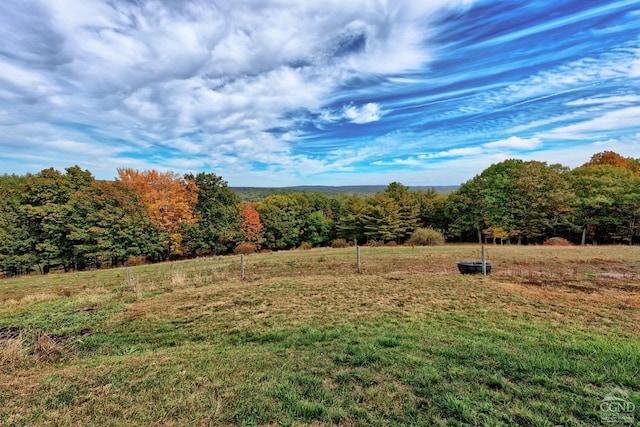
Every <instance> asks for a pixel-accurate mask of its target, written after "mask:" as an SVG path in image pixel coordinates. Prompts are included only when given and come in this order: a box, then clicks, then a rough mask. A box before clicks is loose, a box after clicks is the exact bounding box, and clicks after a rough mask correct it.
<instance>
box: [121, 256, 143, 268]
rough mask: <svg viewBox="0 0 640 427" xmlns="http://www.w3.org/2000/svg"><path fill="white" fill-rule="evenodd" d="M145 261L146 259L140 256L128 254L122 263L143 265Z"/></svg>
mask: <svg viewBox="0 0 640 427" xmlns="http://www.w3.org/2000/svg"><path fill="white" fill-rule="evenodd" d="M144 263H146V260H145V259H144V257H142V256H130V257H129V258H127V261H126V262H125V263H124V266H125V267H135V266H137V265H143V264H144Z"/></svg>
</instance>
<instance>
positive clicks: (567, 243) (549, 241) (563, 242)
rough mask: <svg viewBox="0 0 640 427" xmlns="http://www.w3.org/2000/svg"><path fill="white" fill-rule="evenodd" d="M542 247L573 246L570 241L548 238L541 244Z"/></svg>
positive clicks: (560, 238)
mask: <svg viewBox="0 0 640 427" xmlns="http://www.w3.org/2000/svg"><path fill="white" fill-rule="evenodd" d="M543 245H544V246H573V245H572V244H571V242H570V241H568V240H567V239H564V238H562V237H550V238H549V239H547V240H545V241H544V243H543Z"/></svg>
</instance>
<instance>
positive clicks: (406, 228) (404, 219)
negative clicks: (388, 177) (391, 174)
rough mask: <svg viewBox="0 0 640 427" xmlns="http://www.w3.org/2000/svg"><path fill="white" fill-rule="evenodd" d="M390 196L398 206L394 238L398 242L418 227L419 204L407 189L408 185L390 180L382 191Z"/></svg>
mask: <svg viewBox="0 0 640 427" xmlns="http://www.w3.org/2000/svg"><path fill="white" fill-rule="evenodd" d="M383 193H384V194H385V195H386V196H388V197H390V198H391V199H392V200H393V201H394V202H395V203H396V205H397V208H398V227H397V235H396V240H397V241H398V243H402V242H404V241H406V240H407V239H408V238H409V237H411V235H412V234H413V232H414V231H415V229H416V228H417V227H418V219H419V217H418V214H419V212H420V205H419V204H418V199H417V197H415V196H414V195H413V194H412V192H411V191H410V190H409V187H407V186H405V185H402V184H400V183H399V182H392V183H391V184H389V186H388V187H387V188H386V189H385V190H384V192H383Z"/></svg>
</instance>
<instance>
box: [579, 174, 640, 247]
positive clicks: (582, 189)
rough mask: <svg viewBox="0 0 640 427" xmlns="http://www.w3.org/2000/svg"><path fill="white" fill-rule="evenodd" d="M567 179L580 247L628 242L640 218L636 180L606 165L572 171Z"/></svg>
mask: <svg viewBox="0 0 640 427" xmlns="http://www.w3.org/2000/svg"><path fill="white" fill-rule="evenodd" d="M571 177H572V184H573V190H574V192H575V195H576V197H575V210H576V222H577V223H578V224H579V225H580V226H581V229H582V236H581V241H582V244H585V243H586V242H587V241H591V242H593V243H616V242H627V243H632V242H633V238H634V237H635V236H637V235H638V221H639V219H640V212H639V209H640V177H638V176H637V175H634V174H633V173H632V172H631V171H630V170H628V169H627V168H625V167H616V166H611V165H609V164H596V165H587V166H582V167H579V168H576V169H574V170H573V171H571Z"/></svg>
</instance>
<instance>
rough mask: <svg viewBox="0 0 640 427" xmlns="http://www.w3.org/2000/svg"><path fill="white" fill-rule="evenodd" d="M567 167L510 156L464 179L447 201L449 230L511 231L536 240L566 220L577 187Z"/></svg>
mask: <svg viewBox="0 0 640 427" xmlns="http://www.w3.org/2000/svg"><path fill="white" fill-rule="evenodd" d="M567 173H568V169H567V168H565V167H563V166H561V165H558V164H555V165H547V163H546V162H536V161H528V162H525V161H522V160H517V159H510V160H505V161H504V162H500V163H497V164H494V165H491V166H490V167H488V168H487V169H485V170H484V171H483V172H482V173H481V174H480V175H477V176H475V177H474V178H473V179H471V180H470V181H467V182H466V183H464V184H463V185H462V186H461V187H460V189H458V191H456V192H454V193H453V194H452V195H451V196H450V197H449V200H448V202H447V205H448V212H449V215H450V216H451V218H452V223H451V226H450V232H451V233H452V234H453V235H458V236H462V235H464V234H465V233H468V232H469V231H471V230H475V231H476V232H477V235H478V239H479V241H480V242H482V233H483V231H487V232H489V231H490V232H491V233H493V234H495V230H500V233H506V235H508V236H509V237H514V238H517V239H518V242H520V241H521V240H522V239H527V240H529V241H537V240H539V239H541V238H543V237H544V236H547V235H549V234H554V233H555V231H556V230H558V229H560V228H561V227H563V226H567V224H568V218H569V217H570V213H571V207H570V206H571V199H572V193H571V191H570V183H569V180H568V179H567Z"/></svg>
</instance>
